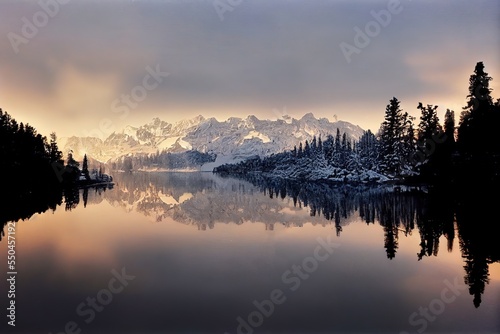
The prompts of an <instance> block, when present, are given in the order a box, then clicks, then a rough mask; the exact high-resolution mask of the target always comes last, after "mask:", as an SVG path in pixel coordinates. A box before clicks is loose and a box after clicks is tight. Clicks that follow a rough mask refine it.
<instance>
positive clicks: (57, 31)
mask: <svg viewBox="0 0 500 334" xmlns="http://www.w3.org/2000/svg"><path fill="white" fill-rule="evenodd" d="M401 3H402V8H403V10H402V12H401V13H400V14H398V15H395V16H393V17H392V20H391V23H390V24H389V25H388V26H387V27H383V28H382V29H381V32H380V34H379V35H377V36H375V37H373V38H371V41H370V44H369V45H368V46H367V47H366V48H363V49H362V51H361V52H360V54H354V55H353V59H352V62H351V63H347V62H346V60H345V58H344V56H343V54H342V51H341V49H340V47H339V44H340V43H341V42H346V43H353V39H354V36H355V31H354V27H356V26H358V27H361V28H363V27H364V26H365V24H366V23H367V22H369V21H370V20H373V16H372V15H371V14H370V12H371V11H372V10H375V11H379V10H383V9H384V8H387V1H333V0H327V1H317V2H310V1H273V2H269V1H260V0H258V1H252V2H242V3H241V5H239V6H237V7H235V8H234V10H233V11H231V12H226V14H225V18H224V21H221V20H220V19H219V16H218V15H217V12H216V11H215V9H214V7H213V3H212V1H209V0H195V1H188V2H186V1H168V2H165V1H145V0H144V1H141V0H139V1H80V0H74V1H71V2H70V3H68V4H67V5H64V6H61V8H60V11H59V13H58V14H57V16H55V17H54V18H52V19H51V20H50V22H49V23H48V24H47V26H46V27H44V28H41V29H40V31H39V33H38V35H37V36H36V37H35V38H33V39H32V40H30V41H29V43H28V44H26V45H21V50H20V52H19V54H15V53H14V52H12V48H11V46H10V43H9V41H8V39H7V38H2V39H0V47H1V48H2V50H5V51H4V52H3V53H2V54H0V80H1V82H0V83H1V88H2V89H1V91H0V98H1V99H2V101H0V105H2V106H3V107H4V108H5V107H9V110H10V112H11V113H13V115H14V116H16V115H19V116H20V117H21V116H22V117H23V118H27V119H28V120H30V122H32V121H31V120H32V119H33V120H36V122H39V121H40V122H41V123H37V124H34V125H35V126H36V127H37V128H39V130H40V131H45V130H46V129H49V128H50V129H54V127H55V128H56V131H57V132H62V133H63V135H68V133H69V132H76V131H75V130H78V128H81V127H82V126H83V127H87V128H92V127H95V126H96V124H98V122H99V121H100V120H101V119H102V118H103V117H109V116H110V115H109V107H110V103H111V102H112V101H113V99H115V98H117V97H118V96H119V94H121V93H127V92H130V90H131V89H132V88H133V87H134V86H136V85H137V84H139V83H140V82H141V81H142V79H143V77H144V75H145V68H146V67H147V66H156V65H157V64H159V65H160V66H161V68H162V69H163V70H165V71H168V72H169V73H171V75H170V76H169V77H168V79H167V80H165V82H164V83H162V84H161V85H160V86H159V87H158V88H157V89H156V90H155V91H154V92H152V93H151V94H149V95H148V97H147V99H146V100H145V101H143V102H141V104H140V106H138V108H137V109H134V110H133V112H131V114H130V117H129V118H127V119H126V120H123V122H122V120H120V119H119V120H113V121H114V122H115V123H116V125H117V126H122V125H125V124H126V123H127V122H130V123H132V122H142V121H147V120H150V119H152V118H153V117H156V116H160V117H162V118H165V119H166V120H169V121H176V120H178V119H179V118H181V117H185V116H189V115H195V114H198V113H200V112H203V113H205V116H207V117H210V116H215V117H219V118H224V117H225V118H227V117H230V116H246V114H248V113H253V114H255V115H258V116H259V117H266V116H267V117H266V118H272V117H274V115H273V114H272V112H271V110H272V109H273V108H282V107H284V106H286V107H287V109H288V110H290V112H296V113H302V112H308V111H313V112H314V113H315V114H316V115H317V116H328V117H331V115H333V114H338V115H339V117H341V118H343V119H345V120H347V121H352V122H354V123H358V124H359V125H361V126H362V127H364V128H371V129H372V130H373V129H377V128H378V126H379V122H380V121H381V120H382V117H383V111H384V109H385V105H386V104H387V101H388V100H389V99H390V98H392V97H393V96H397V97H398V98H400V99H401V100H402V102H403V106H405V102H406V101H408V109H410V108H411V109H415V111H416V108H414V105H415V106H416V104H415V103H416V101H420V100H422V101H429V103H434V102H433V101H435V100H439V101H440V103H441V102H442V103H447V104H450V105H451V104H457V103H458V104H461V103H462V100H463V99H464V98H465V95H466V93H467V85H468V76H469V75H470V74H471V73H472V70H473V68H474V65H475V63H476V62H477V61H481V60H482V61H485V65H486V67H487V69H488V70H489V73H490V75H491V76H492V77H493V78H495V77H498V75H497V74H498V73H499V68H498V67H497V65H496V62H495V60H496V59H498V56H499V46H500V43H499V40H498V37H497V35H496V31H498V27H499V24H498V14H499V13H500V4H499V3H498V2H496V1H493V0H491V1H486V0H485V1H477V2H474V4H472V3H471V2H470V1H461V0H459V1H452V2H451V1H441V2H439V3H436V2H430V1H420V2H415V1H413V2H408V1H401ZM37 10H40V7H39V5H38V3H36V2H17V1H6V2H2V4H0V35H3V36H6V34H7V33H8V32H12V31H14V32H20V30H21V27H22V24H23V22H22V21H21V19H22V18H23V17H27V18H30V17H32V15H33V13H35V12H36V11H37ZM84 86H88V87H84ZM495 87H496V86H495ZM113 95H115V96H113ZM459 96H460V99H461V101H459V102H456V99H458V98H459ZM494 96H496V95H494ZM28 100H29V101H28ZM424 103H425V102H424ZM35 110H36V111H37V112H38V110H39V111H40V112H41V113H42V112H43V113H44V115H45V116H46V117H45V119H43V118H42V117H37V116H36V115H35ZM84 111H85V114H84V115H82V114H81V113H83V112H84ZM111 116H112V115H111ZM298 116H300V115H298ZM71 120H74V124H71ZM77 120H78V121H77ZM32 123H33V122H32ZM76 124H78V126H77V125H76Z"/></svg>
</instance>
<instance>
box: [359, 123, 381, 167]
mask: <svg viewBox="0 0 500 334" xmlns="http://www.w3.org/2000/svg"><path fill="white" fill-rule="evenodd" d="M356 147H357V152H358V155H359V160H360V163H361V165H362V166H363V167H364V168H366V169H376V167H377V158H378V153H377V150H378V145H377V138H376V137H375V135H374V134H373V133H372V132H371V131H370V130H367V131H365V132H364V133H363V135H362V136H361V138H360V139H359V142H358V145H356Z"/></svg>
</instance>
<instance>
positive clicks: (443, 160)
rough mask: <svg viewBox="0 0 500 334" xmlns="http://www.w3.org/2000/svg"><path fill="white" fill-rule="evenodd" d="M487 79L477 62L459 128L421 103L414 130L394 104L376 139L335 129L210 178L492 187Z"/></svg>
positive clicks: (493, 141) (498, 159) (496, 144)
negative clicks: (260, 176) (257, 175)
mask: <svg viewBox="0 0 500 334" xmlns="http://www.w3.org/2000/svg"><path fill="white" fill-rule="evenodd" d="M491 80H492V78H491V77H489V75H488V73H486V72H485V70H484V64H483V63H482V62H478V63H477V64H476V67H475V69H474V72H473V74H472V75H471V76H470V81H469V95H468V102H467V106H465V107H464V110H463V111H462V114H461V116H460V121H459V122H458V125H457V124H456V121H455V113H454V111H453V110H450V109H447V110H446V113H445V115H444V122H443V124H441V122H440V120H439V118H438V115H437V109H438V106H437V105H432V104H427V105H424V104H423V103H421V102H420V103H419V104H418V106H417V109H418V110H419V112H420V115H421V116H420V119H419V122H418V124H415V118H414V117H412V116H410V115H409V114H408V113H407V112H404V111H403V110H402V109H401V106H400V105H401V103H400V101H399V100H398V99H397V98H396V97H393V98H392V99H391V100H390V101H389V104H388V105H387V106H386V109H385V115H384V121H383V122H382V124H381V126H380V129H379V131H378V132H377V133H376V134H374V133H372V132H371V131H369V130H368V131H366V132H365V133H364V134H363V135H362V136H361V138H360V139H359V140H357V141H351V140H349V138H348V137H347V135H346V134H345V133H344V134H341V133H340V131H339V130H338V129H337V133H336V134H335V135H329V136H327V137H326V138H316V137H314V138H313V140H312V141H311V142H308V141H305V142H304V143H302V142H301V143H300V144H299V146H298V147H294V148H293V149H292V150H289V151H285V152H282V153H278V154H274V155H271V156H269V157H264V158H262V159H261V158H259V157H254V158H251V159H248V160H247V161H242V162H240V163H238V164H232V165H223V166H220V167H218V168H216V169H215V170H214V171H215V172H220V173H232V174H241V173H248V172H266V173H270V175H273V176H282V177H284V178H291V179H310V180H311V179H313V180H314V179H331V180H336V181H339V180H340V181H342V180H344V181H352V180H355V181H356V180H357V181H368V180H373V181H377V177H373V175H381V176H383V177H387V178H388V179H390V180H396V181H399V182H407V183H408V182H418V183H427V184H440V185H443V184H445V185H448V186H451V185H457V186H461V185H464V184H468V183H474V182H498V181H500V179H499V175H500V141H499V140H498V138H497V135H496V127H497V125H498V124H500V99H498V100H497V101H496V102H494V101H493V98H492V97H491V89H490V88H489V83H490V81H491ZM374 173H375V174H374ZM469 181H471V182H469Z"/></svg>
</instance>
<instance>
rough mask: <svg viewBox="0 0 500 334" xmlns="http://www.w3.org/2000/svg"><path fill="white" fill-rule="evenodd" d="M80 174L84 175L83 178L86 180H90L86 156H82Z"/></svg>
mask: <svg viewBox="0 0 500 334" xmlns="http://www.w3.org/2000/svg"><path fill="white" fill-rule="evenodd" d="M82 173H83V175H85V178H86V179H87V180H90V173H89V162H88V160H87V154H85V155H84V156H83V163H82Z"/></svg>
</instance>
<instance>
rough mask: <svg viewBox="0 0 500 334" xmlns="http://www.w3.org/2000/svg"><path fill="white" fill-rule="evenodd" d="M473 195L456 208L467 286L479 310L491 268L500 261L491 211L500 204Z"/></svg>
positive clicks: (487, 195)
mask: <svg viewBox="0 0 500 334" xmlns="http://www.w3.org/2000/svg"><path fill="white" fill-rule="evenodd" d="M470 194H471V195H470V197H467V198H466V199H463V200H462V201H461V203H460V205H458V206H457V211H456V216H457V225H458V236H459V241H460V250H461V252H462V258H463V259H464V261H465V265H464V269H465V273H466V274H465V283H466V284H468V285H469V293H470V294H471V295H473V296H474V305H475V306H476V307H479V305H480V304H481V295H482V294H483V293H484V289H485V285H486V284H488V283H489V264H490V263H493V262H499V261H500V247H499V246H498V237H497V236H496V234H495V233H494V232H493V230H492V226H494V224H495V223H498V217H497V216H495V215H494V211H493V210H492V209H493V208H495V205H498V203H499V201H498V198H497V197H490V196H491V195H490V194H489V193H488V194H484V193H482V192H474V191H472V192H471V193H470ZM492 195H493V196H497V195H495V194H492ZM472 197H474V198H472Z"/></svg>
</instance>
